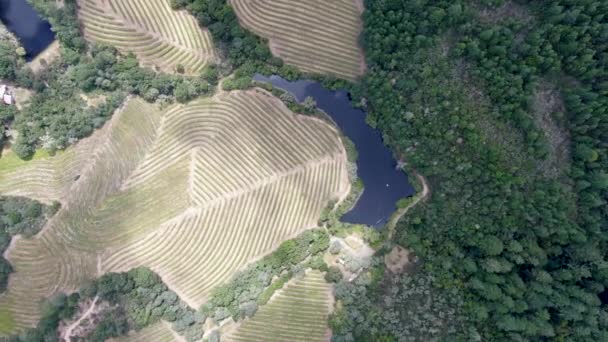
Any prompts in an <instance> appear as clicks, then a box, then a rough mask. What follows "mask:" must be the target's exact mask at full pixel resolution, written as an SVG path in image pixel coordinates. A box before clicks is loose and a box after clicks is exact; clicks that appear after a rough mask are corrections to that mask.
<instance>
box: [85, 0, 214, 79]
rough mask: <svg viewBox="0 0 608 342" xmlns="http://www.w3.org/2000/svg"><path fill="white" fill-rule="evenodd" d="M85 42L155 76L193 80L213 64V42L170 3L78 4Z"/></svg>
mask: <svg viewBox="0 0 608 342" xmlns="http://www.w3.org/2000/svg"><path fill="white" fill-rule="evenodd" d="M78 5H79V8H80V9H79V13H78V15H79V18H80V20H81V21H82V23H83V27H84V36H85V38H87V39H88V40H89V41H91V42H96V43H104V44H108V45H111V46H114V47H116V48H118V49H119V50H121V51H123V52H133V53H134V54H135V55H136V56H137V57H138V59H139V60H140V62H141V63H142V65H144V66H148V67H152V68H157V69H158V70H159V71H164V72H175V71H177V69H181V68H183V71H182V70H179V71H180V72H186V73H188V74H196V73H198V72H200V71H201V70H202V69H203V67H204V66H205V65H207V64H208V63H209V62H210V61H214V60H216V55H215V51H214V50H213V43H212V41H211V36H210V34H209V32H207V30H204V29H202V28H201V27H200V26H199V25H198V23H197V22H196V19H194V17H192V16H191V15H189V14H188V13H187V12H185V11H174V10H172V9H171V6H170V0H112V1H106V0H78Z"/></svg>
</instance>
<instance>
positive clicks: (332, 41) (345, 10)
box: [230, 0, 365, 80]
mask: <svg viewBox="0 0 608 342" xmlns="http://www.w3.org/2000/svg"><path fill="white" fill-rule="evenodd" d="M230 2H231V4H232V6H233V7H234V10H235V11H236V13H237V15H238V17H239V21H240V23H241V24H242V25H243V26H245V27H246V28H248V29H250V30H251V31H253V32H255V33H256V34H258V35H260V36H262V37H265V38H268V40H269V41H270V49H271V50H272V53H273V54H274V55H275V56H277V57H280V58H281V59H283V60H284V61H285V62H286V63H288V64H293V65H295V66H297V67H298V68H299V69H300V70H302V71H306V72H314V73H320V74H330V75H334V76H338V77H341V78H345V79H348V80H354V79H356V78H357V77H358V76H361V75H362V74H363V73H364V72H365V61H364V58H363V52H362V51H361V49H360V48H359V44H358V38H359V34H360V32H361V13H362V10H363V5H362V4H361V0H333V1H327V0H272V1H268V0H230Z"/></svg>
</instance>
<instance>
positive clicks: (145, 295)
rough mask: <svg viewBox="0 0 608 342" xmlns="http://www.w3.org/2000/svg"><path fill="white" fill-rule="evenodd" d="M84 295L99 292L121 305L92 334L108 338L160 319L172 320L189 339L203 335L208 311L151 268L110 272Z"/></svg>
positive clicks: (104, 338)
mask: <svg viewBox="0 0 608 342" xmlns="http://www.w3.org/2000/svg"><path fill="white" fill-rule="evenodd" d="M81 293H82V296H83V297H88V298H93V297H94V296H99V298H100V299H101V300H105V301H108V302H109V303H110V304H111V305H112V306H115V305H116V306H117V309H115V310H112V311H109V312H107V313H106V317H104V319H103V320H102V321H101V323H100V324H99V325H98V326H97V327H96V328H95V330H94V331H93V332H91V336H90V338H91V339H93V340H98V341H105V340H107V339H108V338H110V337H117V336H120V335H124V334H125V333H127V332H128V331H129V330H132V329H134V330H139V329H142V328H144V327H146V326H148V325H150V324H153V323H156V322H158V321H159V320H161V319H162V320H164V321H167V322H170V323H171V324H172V327H173V329H174V330H175V331H176V332H177V333H178V334H180V335H182V336H184V337H185V338H186V340H187V341H198V340H200V339H201V338H202V336H203V323H204V321H205V319H206V317H205V316H204V315H202V314H201V313H199V312H196V311H194V310H192V309H191V308H190V307H188V305H186V304H185V303H184V302H182V301H181V300H180V299H179V297H178V296H177V294H176V293H175V292H173V291H171V290H169V289H168V288H167V286H166V285H165V284H164V283H163V281H162V279H161V278H160V277H159V276H158V275H157V274H156V273H154V272H152V271H151V270H150V269H148V268H144V267H139V268H135V269H132V270H130V271H128V272H124V273H107V274H105V275H103V276H101V277H100V278H98V279H97V280H95V281H94V282H92V283H91V284H89V285H87V286H86V287H84V288H83V289H82V290H81Z"/></svg>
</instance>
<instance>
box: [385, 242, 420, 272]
mask: <svg viewBox="0 0 608 342" xmlns="http://www.w3.org/2000/svg"><path fill="white" fill-rule="evenodd" d="M418 262H419V260H418V257H417V256H416V255H415V254H414V253H413V252H410V251H409V250H407V249H405V248H403V247H401V246H398V245H397V246H395V247H393V249H392V250H391V252H390V253H388V254H387V255H385V256H384V264H385V265H386V268H387V269H388V270H389V271H390V272H391V273H393V274H401V273H403V272H406V273H412V272H413V271H414V270H415V269H416V266H417V265H418Z"/></svg>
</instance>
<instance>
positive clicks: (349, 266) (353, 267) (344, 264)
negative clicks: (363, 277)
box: [323, 233, 376, 281]
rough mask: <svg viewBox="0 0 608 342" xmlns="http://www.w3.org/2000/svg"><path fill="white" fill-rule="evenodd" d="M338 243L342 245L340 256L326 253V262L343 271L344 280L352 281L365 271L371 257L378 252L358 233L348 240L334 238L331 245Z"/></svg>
mask: <svg viewBox="0 0 608 342" xmlns="http://www.w3.org/2000/svg"><path fill="white" fill-rule="evenodd" d="M335 241H338V242H339V243H340V245H341V249H340V252H339V253H338V254H335V255H334V254H331V253H329V252H327V253H325V255H324V258H323V259H324V260H325V262H326V263H327V265H329V266H335V267H338V268H339V269H340V271H342V275H343V276H344V279H346V280H348V281H352V280H353V279H355V278H357V276H358V275H359V274H360V273H361V271H363V269H364V268H365V267H361V266H363V265H365V264H367V263H368V262H369V261H370V260H371V257H372V256H373V255H374V253H375V252H376V251H375V250H374V249H373V248H371V247H370V246H369V245H368V244H367V243H366V242H365V241H363V239H362V238H361V237H360V236H358V235H357V234H356V233H354V234H352V235H349V236H347V237H346V238H339V237H332V238H331V242H330V243H334V242H335Z"/></svg>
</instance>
